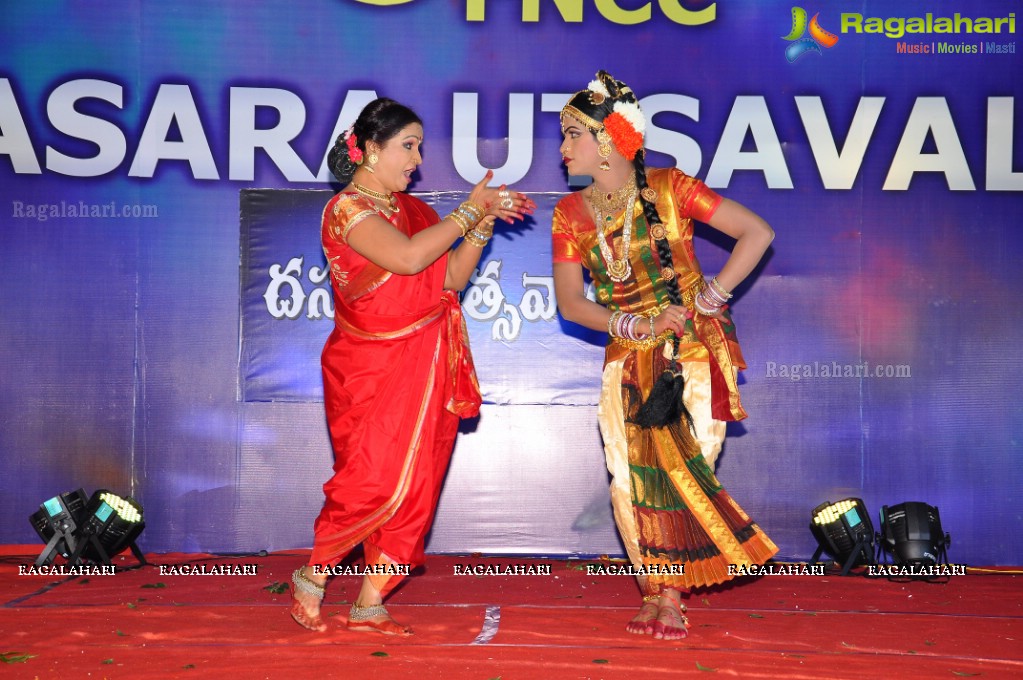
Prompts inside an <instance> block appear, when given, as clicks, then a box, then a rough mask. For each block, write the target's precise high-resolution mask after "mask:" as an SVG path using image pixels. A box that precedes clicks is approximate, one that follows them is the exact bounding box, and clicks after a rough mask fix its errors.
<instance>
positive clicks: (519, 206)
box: [291, 99, 535, 635]
mask: <svg viewBox="0 0 1023 680" xmlns="http://www.w3.org/2000/svg"><path fill="white" fill-rule="evenodd" d="M422 141H423V127H422V122H421V121H420V119H419V118H418V116H416V114H415V113H414V112H413V111H412V110H411V109H409V108H408V107H406V106H404V105H402V104H399V103H397V102H395V101H392V100H390V99H377V100H375V101H373V102H371V103H370V104H368V105H367V106H366V108H365V109H363V111H362V112H361V113H360V114H359V117H358V119H357V120H356V122H355V124H354V125H353V126H352V128H350V129H349V130H348V131H346V132H344V133H342V134H341V135H340V136H339V138H338V140H337V142H336V143H335V145H334V148H333V149H332V150H331V153H330V156H329V158H328V161H329V164H330V167H331V171H332V172H333V173H334V175H335V176H336V177H337V178H338V180H339V181H341V182H342V183H343V184H345V185H346V186H345V188H344V189H342V191H341V192H340V193H338V194H337V195H335V196H334V197H333V198H332V199H331V200H330V201H328V203H327V205H326V207H325V208H324V211H323V220H322V227H321V228H322V231H321V238H322V242H323V250H324V253H325V254H326V258H327V263H328V266H329V267H330V278H331V288H332V291H333V296H334V330H333V331H332V332H331V334H330V337H329V338H328V339H327V342H326V345H325V346H324V349H323V355H322V359H321V364H322V368H323V391H324V406H325V409H326V416H327V423H328V426H329V430H330V438H331V444H332V446H333V449H334V458H335V463H334V475H333V476H332V477H331V478H330V480H329V481H327V483H326V484H325V485H324V487H323V490H324V494H325V496H326V499H325V502H324V505H323V509H322V510H321V512H320V514H319V516H318V517H317V519H316V522H315V525H314V544H313V551H312V554H311V556H310V558H309V562H308V564H307V565H306V566H304V567H302V568H301V569H297V570H296V571H295V572H294V574H293V575H292V582H293V584H294V589H293V595H294V599H293V602H292V606H291V614H292V617H293V618H294V619H295V620H296V621H297V622H298V623H299V624H300V625H302V626H304V627H306V628H309V629H311V630H316V631H323V630H326V628H327V626H326V624H325V623H324V621H323V619H322V618H321V617H320V613H319V609H320V602H321V601H322V599H323V594H324V587H325V584H326V581H327V578H328V576H329V575H330V574H331V572H332V570H334V568H335V567H336V566H337V565H338V564H339V563H340V562H341V561H342V560H343V559H344V558H345V557H346V556H347V555H348V553H349V552H351V550H352V549H353V548H355V547H356V546H358V545H360V544H361V545H362V546H363V551H364V555H365V567H364V569H363V570H362V571H363V572H364V576H363V581H362V588H361V590H360V592H359V595H358V597H357V598H356V600H355V602H354V603H353V604H352V608H351V612H350V614H349V618H348V622H347V627H348V628H349V629H350V630H372V631H379V632H382V633H386V634H396V635H408V634H411V629H409V628H408V627H406V626H402V625H399V624H398V623H396V622H395V621H394V620H393V619H391V617H390V615H389V614H388V612H387V609H386V608H385V607H384V605H383V599H384V598H385V597H386V596H387V594H388V593H389V592H390V591H391V590H392V589H393V588H394V587H395V586H396V585H397V584H398V583H399V582H400V581H401V580H402V578H403V577H404V576H405V575H407V574H408V572H409V571H410V570H411V569H412V568H414V567H416V566H418V565H420V564H422V562H423V542H424V539H425V536H426V533H427V531H428V530H429V528H430V524H431V522H432V521H433V515H434V511H435V510H436V507H437V500H438V497H439V495H440V490H441V484H442V482H443V479H444V474H445V472H446V470H447V466H448V461H449V459H450V456H451V450H452V446H453V445H454V439H455V433H456V431H457V429H458V421H459V419H460V418H467V417H472V416H474V415H476V414H477V413H478V410H479V406H480V401H481V399H480V392H479V386H478V384H477V382H476V374H475V371H474V368H473V364H472V356H471V354H470V352H469V344H468V337H467V335H466V330H465V324H464V322H463V319H462V313H461V307H460V304H459V299H458V291H460V290H461V289H462V288H464V287H465V286H466V285H467V283H468V281H469V276H470V275H471V274H472V272H473V270H474V268H475V267H476V265H477V263H478V262H479V258H480V254H481V252H482V249H483V246H484V245H485V244H486V243H487V241H488V240H489V238H490V236H491V235H492V233H493V227H494V221H495V219H503V220H505V221H508V222H510V221H512V220H513V219H519V218H521V217H522V216H523V215H525V214H528V213H530V212H532V210H533V209H534V208H535V205H534V204H533V203H532V201H530V200H529V199H528V198H526V197H525V196H524V195H522V194H519V193H517V192H509V191H508V190H507V189H506V188H505V187H503V186H502V187H500V188H488V187H487V186H486V183H487V182H488V181H489V180H490V178H491V177H492V173H489V172H488V173H487V176H486V177H484V179H483V180H482V181H481V182H480V183H479V184H477V185H476V186H475V187H474V188H473V189H472V191H471V193H470V194H469V199H468V200H467V201H466V202H464V203H463V204H462V205H461V206H459V208H458V209H456V210H455V211H454V212H453V213H452V214H450V215H448V216H447V217H446V218H444V219H443V220H442V219H440V218H439V217H438V215H437V214H436V213H435V212H434V211H433V209H432V208H430V207H429V206H427V205H426V204H425V203H423V202H422V201H420V200H419V199H417V198H415V197H413V196H409V195H408V194H405V193H402V192H403V191H404V190H405V189H406V188H407V187H408V184H409V182H410V178H411V175H412V173H414V172H415V170H416V168H417V166H418V165H419V164H420V163H421V162H422V158H421V156H420V153H419V148H420V145H421V144H422ZM459 239H461V244H459V245H458V246H457V247H455V248H452V246H453V245H454V244H455V243H456V242H457V241H458V240H459Z"/></svg>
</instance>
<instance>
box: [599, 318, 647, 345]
mask: <svg viewBox="0 0 1023 680" xmlns="http://www.w3.org/2000/svg"><path fill="white" fill-rule="evenodd" d="M642 318H643V317H642V316H640V315H638V314H629V313H627V312H621V311H614V312H611V318H610V319H608V320H607V332H608V334H609V335H610V336H611V337H612V338H621V339H624V340H632V341H633V342H638V341H640V340H644V339H646V338H651V337H653V330H654V323H653V318H652V317H651V318H650V334H649V335H647V334H646V333H641V332H640V331H639V330H638V326H639V322H640V319H642Z"/></svg>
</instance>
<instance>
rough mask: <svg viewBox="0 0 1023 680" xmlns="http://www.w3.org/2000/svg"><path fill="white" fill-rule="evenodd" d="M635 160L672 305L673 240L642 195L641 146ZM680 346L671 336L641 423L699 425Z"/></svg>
mask: <svg viewBox="0 0 1023 680" xmlns="http://www.w3.org/2000/svg"><path fill="white" fill-rule="evenodd" d="M632 163H633V166H634V167H635V168H636V187H637V188H638V189H639V200H640V204H641V205H642V206H643V215H644V216H645V217H646V223H647V228H648V229H649V230H651V232H657V231H659V232H660V235H661V236H662V238H655V239H654V245H655V246H656V247H657V257H658V258H659V259H660V261H661V277H660V278H661V282H662V283H663V284H664V288H665V291H666V292H667V293H668V300H669V301H670V302H671V303H672V304H673V305H679V306H682V304H683V303H682V291H681V290H680V289H679V287H678V277H676V276H675V268H674V262H673V260H672V256H671V243H669V242H668V235H667V232H666V231H665V230H664V226H663V223H662V222H661V216H660V214H659V213H658V212H657V206H656V204H655V203H654V201H651V200H650V199H649V198H647V196H644V195H643V193H644V191H643V190H644V189H648V188H649V186H650V185H649V184H647V181H646V163H645V162H644V153H643V152H642V150H641V151H640V152H639V153H637V154H636V157H635V158H634V159H633V161H632ZM646 193H647V194H648V195H649V194H651V192H650V191H648V192H646ZM654 225H658V226H659V227H660V228H659V229H655V228H654ZM678 346H679V337H678V336H677V335H676V336H674V338H673V339H672V353H671V356H672V358H671V363H670V364H669V365H668V367H667V369H666V370H665V371H664V372H663V373H661V375H660V377H658V379H657V382H655V383H654V386H653V389H651V390H650V395H649V396H648V397H647V399H646V401H645V402H643V405H642V406H640V407H639V410H638V411H637V412H636V415H635V417H634V418H633V420H634V422H635V423H636V424H637V425H639V426H641V427H646V428H650V427H665V426H674V425H675V424H676V423H679V422H681V421H683V420H684V421H685V422H686V424H687V425H688V426H689V433H692V432H694V431H695V427H696V426H695V424H694V423H693V416H692V414H691V413H689V410H688V409H687V408H686V405H685V403H684V402H683V399H682V397H683V392H684V391H685V381H684V379H683V377H682V367H681V366H679V364H678ZM689 433H683V432H679V433H678V434H679V436H681V437H683V438H684V439H686V440H687V441H688V440H689V439H690V437H688V436H687V435H688V434H689Z"/></svg>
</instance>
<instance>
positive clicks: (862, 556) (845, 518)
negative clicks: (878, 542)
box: [810, 498, 875, 576]
mask: <svg viewBox="0 0 1023 680" xmlns="http://www.w3.org/2000/svg"><path fill="white" fill-rule="evenodd" d="M810 532H811V533H812V534H813V536H814V538H816V539H817V551H816V552H815V553H814V554H813V558H812V559H811V560H810V562H811V564H815V563H817V561H818V560H820V557H821V554H822V553H825V552H827V553H828V554H830V555H831V556H832V557H834V558H835V561H836V562H838V563H839V564H841V565H842V576H845V575H846V574H848V573H849V570H850V569H852V568H853V567H854V566H856V565H861V564H875V562H874V553H873V545H874V526H873V524H871V522H870V514H869V513H868V512H867V508H866V506H865V505H864V503H863V501H862V500H861V499H859V498H846V499H844V500H841V501H838V502H837V503H832V502H830V501H828V502H826V503H821V504H820V505H818V506H817V507H816V508H814V510H813V515H812V520H811V522H810Z"/></svg>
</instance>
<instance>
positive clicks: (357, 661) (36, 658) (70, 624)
mask: <svg viewBox="0 0 1023 680" xmlns="http://www.w3.org/2000/svg"><path fill="white" fill-rule="evenodd" d="M30 550H31V547H24V546H18V547H8V548H7V549H6V550H5V551H4V552H2V553H0V602H3V612H2V614H0V641H2V642H0V677H3V678H40V679H41V680H47V679H50V678H60V679H63V678H89V677H91V678H246V679H248V678H287V679H288V680H300V679H302V678H313V677H318V678H356V677H367V678H368V677H384V678H417V679H418V680H427V679H431V678H455V679H460V678H473V679H481V680H488V679H494V678H500V679H501V680H516V679H518V678H525V679H532V678H556V679H561V678H643V679H644V680H645V679H647V678H678V677H686V676H688V675H693V676H694V677H706V676H705V674H707V673H716V674H717V675H719V676H735V677H742V678H782V677H783V678H864V677H899V678H924V677H928V678H931V677H937V678H941V677H947V678H955V677H985V678H1011V677H1023V645H1021V644H1020V640H1021V639H1023V597H1021V596H1023V588H1021V584H1023V581H1021V578H1023V576H1020V575H1019V574H1020V571H1019V570H1012V569H992V570H982V569H972V568H971V569H969V570H968V573H967V575H965V576H952V577H950V578H949V579H947V581H946V582H943V583H929V582H924V581H908V582H907V581H902V582H896V581H890V580H888V579H878V578H867V577H865V576H862V575H852V576H845V577H842V576H838V575H830V574H829V575H827V576H823V577H821V576H805V575H804V576H798V575H796V576H793V575H772V576H760V577H756V578H753V577H743V578H739V579H736V580H735V581H733V582H732V584H730V585H728V586H725V587H721V588H715V589H711V590H707V591H703V592H695V593H693V594H692V595H690V597H689V599H688V606H689V618H690V621H691V624H692V627H691V628H690V631H689V637H688V638H687V639H685V640H682V641H677V642H664V641H659V640H654V639H652V638H650V637H648V636H635V635H630V634H628V633H626V632H625V630H624V626H625V624H626V622H627V621H628V620H629V618H630V617H631V616H632V615H633V614H634V612H635V609H636V605H637V602H638V594H637V591H636V588H635V585H634V583H633V580H632V578H631V577H629V576H621V575H599V574H591V573H588V572H587V569H586V565H589V564H593V565H597V564H604V565H606V564H607V562H601V561H599V560H586V561H580V560H571V561H568V560H541V559H535V558H487V557H481V556H458V557H456V556H437V555H432V556H429V557H428V559H427V564H426V567H425V569H422V570H419V571H418V572H416V573H414V575H413V576H412V578H410V579H408V580H407V581H406V583H405V585H404V586H403V587H402V588H400V589H399V590H398V591H397V592H396V593H394V595H393V596H392V597H391V598H390V600H389V602H388V605H389V608H390V610H391V612H392V614H393V615H394V617H395V618H396V619H397V620H399V621H401V622H402V623H407V624H410V625H412V627H413V628H414V629H415V635H414V636H413V637H411V638H407V639H395V638H390V637H385V636H383V635H379V634H374V633H352V632H348V631H346V630H345V628H344V622H345V618H346V616H347V612H348V603H350V601H351V599H352V598H353V597H355V595H356V593H357V590H358V582H359V578H358V577H355V576H342V577H338V578H336V579H334V581H333V582H332V583H331V585H330V586H329V588H328V591H327V598H326V600H325V603H324V609H323V611H324V614H325V618H326V619H327V621H328V623H329V625H330V630H329V631H328V632H326V633H323V634H317V633H312V632H309V631H306V630H304V629H302V628H300V627H299V626H298V625H296V624H295V623H294V622H293V621H292V620H291V618H290V616H289V615H288V603H289V601H290V591H289V590H288V583H289V578H290V573H291V571H292V570H293V569H295V568H296V567H297V566H300V565H301V564H303V563H304V561H305V559H306V557H307V555H308V553H304V552H301V551H295V552H290V553H274V554H270V555H262V556H241V557H239V556H213V555H195V554H187V555H186V554H161V555H148V556H147V559H148V560H149V561H150V562H151V564H150V565H147V566H142V567H138V568H129V569H122V570H121V571H119V572H118V573H116V574H115V575H112V576H111V575H85V576H59V575H52V574H51V575H39V574H31V573H22V572H25V571H30V570H29V569H28V568H29V567H31V565H32V562H33V560H34V559H35V557H36V554H37V553H31V552H30ZM116 562H117V564H118V565H123V567H131V566H132V565H135V564H136V562H135V560H134V558H132V557H131V556H130V555H129V556H128V557H124V556H121V557H119V558H117V560H116ZM618 564H620V563H618ZM161 567H162V569H161ZM201 567H204V568H205V570H206V571H207V572H209V571H218V570H219V571H223V572H228V573H222V574H210V573H207V574H204V575H199V574H194V573H187V572H190V571H197V570H198V568H201ZM486 567H490V569H489V571H491V572H496V571H505V570H506V568H508V567H514V568H517V570H518V571H533V572H541V573H534V574H522V575H497V574H480V573H473V572H479V571H483V570H484V569H485V568H486ZM548 570H549V575H544V574H543V573H542V572H546V571H548ZM459 572H461V573H459ZM465 572H469V573H465Z"/></svg>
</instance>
